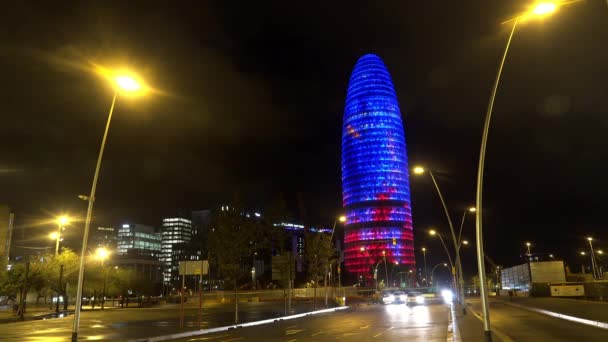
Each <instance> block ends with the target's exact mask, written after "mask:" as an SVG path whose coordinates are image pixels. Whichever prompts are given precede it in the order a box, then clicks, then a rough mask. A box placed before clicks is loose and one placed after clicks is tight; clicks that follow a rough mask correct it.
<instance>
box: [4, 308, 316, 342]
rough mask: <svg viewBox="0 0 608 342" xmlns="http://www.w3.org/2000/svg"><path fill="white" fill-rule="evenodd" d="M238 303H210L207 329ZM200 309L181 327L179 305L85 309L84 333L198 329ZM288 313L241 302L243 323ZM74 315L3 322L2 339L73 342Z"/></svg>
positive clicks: (229, 320) (90, 336) (111, 336)
mask: <svg viewBox="0 0 608 342" xmlns="http://www.w3.org/2000/svg"><path fill="white" fill-rule="evenodd" d="M294 308H295V310H296V312H305V311H311V310H312V304H310V303H297V304H295V307H294ZM233 309H234V304H215V303H207V304H206V305H205V306H204V309H203V316H202V324H201V327H202V328H203V329H205V328H210V327H219V326H226V325H231V324H233V323H234V321H233V320H234V311H233ZM196 314H197V309H196V308H195V307H189V308H186V310H185V317H186V319H185V328H184V329H180V328H179V306H178V305H165V306H161V307H154V308H128V309H111V310H104V311H101V310H95V311H84V312H83V313H82V315H81V319H80V327H81V330H80V334H79V337H81V339H82V340H87V341H95V340H97V341H126V340H129V339H137V338H143V337H150V336H159V335H166V334H173V333H177V332H183V331H187V330H195V329H197V316H196ZM283 315H284V306H283V303H282V302H261V303H239V322H251V321H258V320H262V319H268V318H274V317H279V316H283ZM72 321H73V316H68V317H64V318H57V319H49V320H33V321H26V322H18V323H6V324H2V325H0V341H2V342H8V341H19V342H42V341H44V342H59V341H69V339H70V336H71V329H72Z"/></svg>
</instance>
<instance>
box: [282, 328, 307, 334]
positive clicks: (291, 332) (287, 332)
mask: <svg viewBox="0 0 608 342" xmlns="http://www.w3.org/2000/svg"><path fill="white" fill-rule="evenodd" d="M304 330H306V329H292V330H287V331H286V332H285V335H295V334H297V333H299V332H301V331H304Z"/></svg>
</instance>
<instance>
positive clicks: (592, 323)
mask: <svg viewBox="0 0 608 342" xmlns="http://www.w3.org/2000/svg"><path fill="white" fill-rule="evenodd" d="M504 304H506V305H510V306H514V307H517V308H520V309H524V310H528V311H532V312H536V313H540V314H543V315H547V316H551V317H557V318H561V319H564V320H566V321H571V322H575V323H580V324H585V325H590V326H592V327H597V328H600V329H608V323H604V322H600V321H594V320H590V319H586V318H580V317H575V316H570V315H565V314H561V313H558V312H553V311H549V310H544V309H539V308H534V307H530V306H526V305H521V304H515V303H510V302H504Z"/></svg>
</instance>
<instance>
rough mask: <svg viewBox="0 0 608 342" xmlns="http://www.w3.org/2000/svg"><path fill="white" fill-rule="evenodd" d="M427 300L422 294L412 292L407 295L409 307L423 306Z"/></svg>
mask: <svg viewBox="0 0 608 342" xmlns="http://www.w3.org/2000/svg"><path fill="white" fill-rule="evenodd" d="M424 302H425V299H424V296H423V295H422V293H420V292H416V291H412V292H410V293H409V294H408V295H407V305H422V304H424Z"/></svg>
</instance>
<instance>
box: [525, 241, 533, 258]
mask: <svg viewBox="0 0 608 342" xmlns="http://www.w3.org/2000/svg"><path fill="white" fill-rule="evenodd" d="M531 246H532V244H531V243H530V242H526V248H527V249H528V250H527V253H526V255H527V256H528V260H529V261H531V260H532V252H530V247H531Z"/></svg>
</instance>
